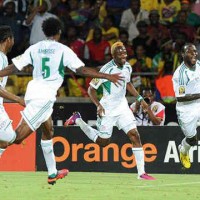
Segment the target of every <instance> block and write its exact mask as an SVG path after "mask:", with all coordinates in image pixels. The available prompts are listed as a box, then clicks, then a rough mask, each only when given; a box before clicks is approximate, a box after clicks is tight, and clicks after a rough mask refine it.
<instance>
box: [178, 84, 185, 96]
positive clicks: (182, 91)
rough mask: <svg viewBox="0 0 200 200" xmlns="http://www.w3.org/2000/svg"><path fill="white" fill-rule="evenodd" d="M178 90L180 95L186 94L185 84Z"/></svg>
mask: <svg viewBox="0 0 200 200" xmlns="http://www.w3.org/2000/svg"><path fill="white" fill-rule="evenodd" d="M178 91H179V95H183V94H185V87H184V86H180V87H179V89H178Z"/></svg>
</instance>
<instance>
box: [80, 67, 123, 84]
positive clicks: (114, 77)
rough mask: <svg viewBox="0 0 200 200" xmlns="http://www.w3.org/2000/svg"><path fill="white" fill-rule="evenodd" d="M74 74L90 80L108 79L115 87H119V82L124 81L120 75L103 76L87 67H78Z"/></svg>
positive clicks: (103, 74)
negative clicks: (87, 77)
mask: <svg viewBox="0 0 200 200" xmlns="http://www.w3.org/2000/svg"><path fill="white" fill-rule="evenodd" d="M76 72H77V73H78V74H80V75H83V76H89V77H91V78H103V79H108V80H109V81H111V82H113V83H114V84H116V85H120V81H121V80H124V77H123V76H122V75H121V74H120V73H116V74H105V73H102V72H98V71H97V70H95V69H92V68H89V67H80V68H78V69H77V70H76Z"/></svg>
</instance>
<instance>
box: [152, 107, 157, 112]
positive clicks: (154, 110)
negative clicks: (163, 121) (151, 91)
mask: <svg viewBox="0 0 200 200" xmlns="http://www.w3.org/2000/svg"><path fill="white" fill-rule="evenodd" d="M152 111H153V112H155V113H156V112H157V111H158V106H157V105H155V106H154V107H153V108H152Z"/></svg>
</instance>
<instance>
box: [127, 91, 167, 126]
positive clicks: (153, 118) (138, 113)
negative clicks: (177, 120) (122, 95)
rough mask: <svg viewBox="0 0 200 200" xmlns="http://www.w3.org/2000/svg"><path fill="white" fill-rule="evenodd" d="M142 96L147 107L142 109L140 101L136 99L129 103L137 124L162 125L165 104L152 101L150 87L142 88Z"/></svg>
mask: <svg viewBox="0 0 200 200" xmlns="http://www.w3.org/2000/svg"><path fill="white" fill-rule="evenodd" d="M142 96H143V98H144V100H145V101H146V103H147V104H148V105H149V108H148V109H147V110H146V112H144V111H143V109H142V107H141V105H140V102H138V101H136V102H134V103H132V104H131V105H130V108H131V110H132V111H133V114H134V116H135V118H136V121H137V126H154V125H159V126H163V125H164V123H165V106H164V105H163V104H161V103H160V102H157V101H154V94H153V92H152V90H151V89H144V90H143V91H142Z"/></svg>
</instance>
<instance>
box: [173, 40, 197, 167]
mask: <svg viewBox="0 0 200 200" xmlns="http://www.w3.org/2000/svg"><path fill="white" fill-rule="evenodd" d="M181 53H182V57H183V62H182V63H181V65H180V66H179V67H178V68H177V69H176V71H175V72H174V75H173V79H172V80H173V87H174V91H175V95H176V99H177V104H176V111H177V116H178V121H179V125H180V127H181V129H182V131H183V133H184V135H185V137H184V139H183V140H182V142H181V144H180V145H179V146H178V148H179V152H180V161H181V163H182V165H183V167H185V168H186V169H188V168H190V167H191V163H190V158H189V150H190V148H191V146H195V145H197V129H196V128H197V121H198V120H199V119H200V61H199V60H197V55H198V53H197V49H196V47H195V45H193V44H191V43H189V44H185V45H184V46H183V48H182V52H181Z"/></svg>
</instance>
